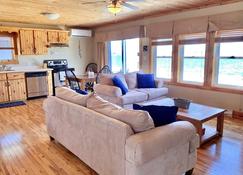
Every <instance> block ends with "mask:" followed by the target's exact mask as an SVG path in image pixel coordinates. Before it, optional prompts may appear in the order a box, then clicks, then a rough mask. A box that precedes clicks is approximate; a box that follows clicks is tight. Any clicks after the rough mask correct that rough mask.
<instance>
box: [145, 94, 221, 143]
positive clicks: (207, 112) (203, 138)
mask: <svg viewBox="0 0 243 175" xmlns="http://www.w3.org/2000/svg"><path fill="white" fill-rule="evenodd" d="M143 105H158V106H162V105H163V106H173V105H174V100H173V99H171V98H164V99H160V100H155V101H152V102H147V103H143ZM225 111H226V110H225V109H220V108H215V107H211V106H206V105H201V104H197V103H191V104H190V107H189V109H188V110H184V109H179V111H178V113H177V119H178V120H183V121H189V122H191V123H192V124H193V125H194V126H195V128H196V129H197V133H198V134H199V136H200V145H202V144H204V143H206V142H208V141H210V140H212V139H214V138H216V137H222V136H223V130H224V112H225ZM214 118H217V125H216V127H215V128H213V127H210V126H207V125H203V123H205V122H207V121H209V120H212V119H214Z"/></svg>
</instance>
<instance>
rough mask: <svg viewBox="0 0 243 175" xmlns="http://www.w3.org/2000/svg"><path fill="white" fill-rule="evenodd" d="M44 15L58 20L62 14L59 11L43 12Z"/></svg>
mask: <svg viewBox="0 0 243 175" xmlns="http://www.w3.org/2000/svg"><path fill="white" fill-rule="evenodd" d="M41 14H42V15H43V16H45V17H47V18H48V19H49V20H56V19H58V18H59V17H60V14H58V13H49V12H44V13H41Z"/></svg>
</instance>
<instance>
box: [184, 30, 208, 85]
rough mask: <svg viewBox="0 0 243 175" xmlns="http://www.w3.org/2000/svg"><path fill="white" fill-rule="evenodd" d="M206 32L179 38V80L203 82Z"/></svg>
mask: <svg viewBox="0 0 243 175" xmlns="http://www.w3.org/2000/svg"><path fill="white" fill-rule="evenodd" d="M205 38H206V34H197V35H188V36H183V39H182V40H180V42H179V43H180V47H179V49H180V52H179V56H180V81H181V82H186V83H195V84H203V82H204V69H205V51H206V44H205V42H206V41H205V40H206V39H205Z"/></svg>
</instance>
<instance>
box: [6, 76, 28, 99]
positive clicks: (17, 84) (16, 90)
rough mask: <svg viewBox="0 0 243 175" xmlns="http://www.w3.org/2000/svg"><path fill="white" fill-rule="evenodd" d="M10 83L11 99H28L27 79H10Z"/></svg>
mask: <svg viewBox="0 0 243 175" xmlns="http://www.w3.org/2000/svg"><path fill="white" fill-rule="evenodd" d="M8 83H9V99H10V101H18V100H25V99H26V85H25V79H17V80H8Z"/></svg>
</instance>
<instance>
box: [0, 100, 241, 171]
mask: <svg viewBox="0 0 243 175" xmlns="http://www.w3.org/2000/svg"><path fill="white" fill-rule="evenodd" d="M42 102H43V100H32V101H28V102H27V105H26V106H19V107H13V108H4V109H0V174H1V175H43V174H44V175H47V174H48V175H91V174H93V173H94V172H93V171H92V170H91V169H90V168H89V167H88V166H87V165H85V164H84V163H83V162H82V161H81V160H79V159H78V158H77V157H76V156H74V155H73V154H72V153H71V152H69V151H68V150H67V149H65V148H64V147H63V146H62V145H60V144H58V143H57V142H50V139H49V136H48V134H47V132H46V126H45V122H44V121H45V118H44V113H43V110H42ZM209 124H210V125H213V124H215V121H213V122H210V123H209ZM193 174H194V175H242V174H243V121H240V120H237V119H231V118H226V121H225V130H224V137H223V138H222V139H218V140H216V141H213V142H211V143H208V144H206V145H204V146H203V147H201V148H200V149H199V150H198V162H197V165H196V167H195V170H194V173H193Z"/></svg>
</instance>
